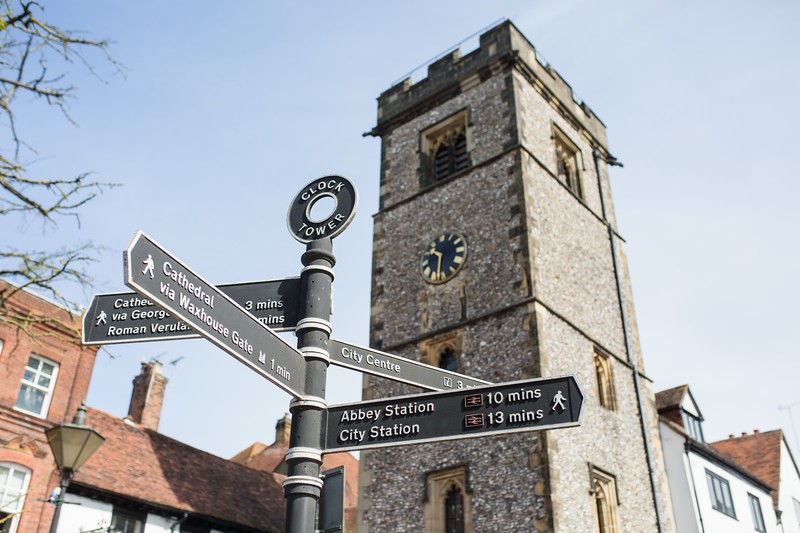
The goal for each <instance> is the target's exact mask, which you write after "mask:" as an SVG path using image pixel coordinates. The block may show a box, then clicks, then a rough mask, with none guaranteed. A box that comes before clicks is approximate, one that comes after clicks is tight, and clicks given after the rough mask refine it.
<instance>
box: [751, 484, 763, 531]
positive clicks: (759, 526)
mask: <svg viewBox="0 0 800 533" xmlns="http://www.w3.org/2000/svg"><path fill="white" fill-rule="evenodd" d="M747 499H748V500H749V501H750V514H752V515H753V528H754V529H755V530H756V531H759V532H760V533H766V531H767V526H766V525H765V524H764V514H763V513H762V512H761V502H760V501H759V500H758V497H756V496H753V495H752V494H750V493H749V492H748V493H747Z"/></svg>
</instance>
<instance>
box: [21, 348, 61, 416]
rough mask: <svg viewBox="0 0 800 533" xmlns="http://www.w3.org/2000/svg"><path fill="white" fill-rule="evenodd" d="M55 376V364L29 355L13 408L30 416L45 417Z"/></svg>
mask: <svg viewBox="0 0 800 533" xmlns="http://www.w3.org/2000/svg"><path fill="white" fill-rule="evenodd" d="M57 374H58V365H57V364H56V363H53V362H51V361H48V360H47V359H44V358H43V357H40V356H38V355H34V354H31V356H30V357H29V358H28V364H27V365H25V374H24V375H23V376H22V385H21V386H20V388H19V395H18V396H17V403H16V405H15V407H16V408H17V409H19V410H20V411H25V412H26V413H30V414H32V415H36V416H39V417H42V418H44V417H46V416H47V409H48V408H49V407H50V399H51V397H52V395H53V389H54V388H55V384H56V375H57Z"/></svg>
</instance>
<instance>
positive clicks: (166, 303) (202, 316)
mask: <svg viewBox="0 0 800 533" xmlns="http://www.w3.org/2000/svg"><path fill="white" fill-rule="evenodd" d="M123 258H124V261H125V283H126V284H127V285H128V286H129V287H131V288H133V289H135V290H136V291H137V292H139V294H141V295H144V296H145V297H147V298H148V299H150V300H151V301H152V302H154V303H155V304H156V305H158V306H159V307H160V308H161V309H164V310H166V311H168V312H169V313H171V314H172V315H174V316H175V317H176V318H177V319H178V320H180V321H181V322H183V323H185V324H187V325H189V326H190V327H191V328H192V329H194V330H195V331H196V332H197V333H199V334H200V335H201V336H203V337H205V338H206V339H208V340H210V341H211V342H213V343H214V344H216V345H217V346H219V347H220V348H222V349H223V350H225V351H226V352H228V353H229V354H230V355H232V356H234V357H235V358H236V359H238V360H239V361H241V362H242V363H244V364H245V365H247V366H249V367H250V368H252V369H253V370H255V371H256V372H257V373H259V374H261V375H262V376H264V377H265V378H267V379H268V380H270V381H272V382H273V383H275V384H276V385H277V386H279V387H280V388H282V389H283V390H285V391H286V392H288V393H289V394H291V395H293V396H295V397H301V396H303V395H304V383H305V370H306V365H305V361H304V359H303V356H302V355H301V354H300V352H298V351H297V350H295V349H294V348H293V347H292V346H290V345H289V344H287V343H286V342H285V341H284V340H283V339H281V338H280V337H279V336H278V335H277V334H275V332H273V331H272V330H270V329H269V328H268V327H267V326H265V325H264V324H262V323H261V322H259V321H258V319H256V318H255V317H254V316H253V315H251V314H250V313H248V312H247V311H245V310H244V308H242V307H241V306H240V305H239V304H237V303H236V302H234V301H233V300H232V299H231V298H230V297H229V296H227V295H225V294H224V293H223V292H221V291H220V290H219V289H217V288H216V287H214V286H213V285H211V284H210V283H208V282H207V281H205V280H204V279H202V278H201V277H200V276H198V275H197V274H195V273H194V272H192V271H191V270H190V269H189V268H188V267H187V266H186V265H184V264H183V263H182V262H181V261H180V260H178V259H176V258H175V257H173V256H172V255H170V254H169V252H167V251H166V250H164V249H163V248H162V247H160V246H159V245H158V244H156V243H155V242H154V241H152V240H151V239H150V238H149V237H147V236H146V235H145V234H144V233H142V232H141V231H140V232H137V233H136V235H134V237H133V240H132V241H131V244H130V245H129V246H128V249H127V250H125V252H124V254H123Z"/></svg>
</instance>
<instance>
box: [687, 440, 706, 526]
mask: <svg viewBox="0 0 800 533" xmlns="http://www.w3.org/2000/svg"><path fill="white" fill-rule="evenodd" d="M689 447H690V446H689V439H686V441H685V442H684V443H683V453H684V454H686V466H688V467H689V481H691V482H692V494H694V504H695V506H696V508H697V519H698V520H699V521H700V531H702V533H706V526H705V524H703V511H702V509H700V498H699V497H698V495H697V485H696V484H695V482H694V471H693V470H692V457H691V456H690V455H689Z"/></svg>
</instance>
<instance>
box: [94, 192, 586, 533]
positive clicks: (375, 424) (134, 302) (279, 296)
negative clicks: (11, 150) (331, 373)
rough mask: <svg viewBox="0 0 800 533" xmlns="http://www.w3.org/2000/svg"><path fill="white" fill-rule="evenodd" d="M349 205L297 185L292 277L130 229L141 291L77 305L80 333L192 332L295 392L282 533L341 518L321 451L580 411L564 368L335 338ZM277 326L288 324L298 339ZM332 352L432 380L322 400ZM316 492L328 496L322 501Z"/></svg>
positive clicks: (130, 273)
mask: <svg viewBox="0 0 800 533" xmlns="http://www.w3.org/2000/svg"><path fill="white" fill-rule="evenodd" d="M320 200H327V201H331V200H332V201H333V204H334V205H333V207H332V208H331V210H330V213H329V214H327V215H325V216H319V215H318V213H316V210H315V209H314V206H315V205H316V204H317V203H318V202H319V201H320ZM357 205H358V194H357V191H356V189H355V187H353V185H352V184H351V183H350V182H349V181H348V180H347V179H346V178H343V177H341V176H324V177H322V178H319V179H317V180H314V181H312V182H311V183H309V184H308V185H306V186H305V187H304V188H303V189H302V190H301V191H300V192H299V193H298V194H297V196H296V197H295V198H294V200H293V201H292V203H291V205H290V207H289V212H288V214H287V218H286V221H287V226H288V228H289V232H290V233H291V234H292V236H293V237H294V238H295V239H297V240H298V241H300V242H302V243H304V244H306V251H305V253H304V254H303V255H302V257H301V262H302V264H303V269H302V271H301V273H300V277H299V278H287V279H279V280H272V281H260V282H252V283H235V284H229V285H221V286H219V287H216V286H214V285H212V284H210V283H208V282H207V281H205V280H204V279H203V278H201V277H200V276H199V275H198V274H195V273H194V272H193V271H192V270H190V269H189V268H188V267H187V266H186V265H185V264H184V263H182V262H181V261H180V260H178V259H177V258H175V257H174V256H172V255H171V254H170V253H169V252H167V251H166V250H165V249H164V248H162V247H161V246H159V245H158V244H156V243H155V242H154V241H153V240H152V239H150V238H149V237H147V236H146V235H145V234H144V233H142V232H137V233H136V235H135V236H134V238H133V240H132V241H131V243H130V245H129V246H128V248H127V250H125V252H124V254H123V257H124V262H125V283H126V284H127V285H128V286H129V287H131V288H133V289H135V290H136V291H137V293H138V294H132V293H115V294H99V295H97V296H95V298H94V300H93V301H92V305H91V306H90V308H89V310H88V311H87V312H86V315H85V316H84V322H83V326H84V328H83V340H84V343H85V344H113V343H121V342H139V341H150V340H166V339H179V338H190V337H195V336H197V335H199V336H201V337H204V338H206V339H208V340H210V341H211V342H213V343H214V344H216V345H217V346H218V347H220V348H221V349H222V350H224V351H226V352H228V353H229V354H230V355H232V356H233V357H235V358H236V359H238V360H239V361H241V362H242V363H244V364H245V365H247V366H248V367H250V368H251V369H253V370H254V371H256V372H257V373H259V374H260V375H262V376H263V377H265V378H267V379H268V380H270V381H272V382H273V383H275V384H276V385H277V386H279V387H280V388H282V389H283V390H285V391H287V392H288V393H289V394H291V395H292V396H294V400H292V401H291V403H290V405H289V410H290V411H291V413H292V432H291V435H290V437H289V440H290V448H289V449H288V450H287V452H286V462H287V464H288V476H287V477H286V479H285V480H284V481H283V486H284V492H285V496H286V500H287V504H286V531H288V532H290V533H312V532H314V531H315V529H317V528H319V530H321V531H325V532H333V531H341V529H342V512H341V509H340V507H341V493H343V491H344V484H343V483H344V482H343V471H342V470H336V471H329V472H325V473H322V474H320V466H321V464H322V455H323V453H328V452H338V451H344V450H364V449H370V448H380V447H385V446H400V445H408V444H417V443H423V442H438V441H444V440H452V439H465V438H473V437H481V436H488V435H500V434H505V433H514V432H520V431H536V430H544V429H552V428H560V427H570V426H576V425H578V424H579V421H580V416H581V410H582V406H583V394H582V392H581V390H580V387H579V386H578V383H577V382H576V381H575V378H574V377H571V376H566V377H558V378H549V379H531V380H524V381H515V382H510V383H502V384H499V385H491V384H489V383H488V382H486V381H484V380H481V379H476V378H471V377H469V376H464V375H462V374H458V373H455V372H450V371H447V370H444V369H441V368H437V367H434V366H431V365H426V364H423V363H420V362H418V361H413V360H410V359H406V358H403V357H399V356H396V355H392V354H389V353H386V352H381V351H378V350H374V349H372V348H365V347H362V346H356V345H354V344H350V343H347V342H344V341H340V340H336V339H331V338H330V335H331V332H332V328H331V324H330V313H331V292H332V283H333V266H334V264H335V263H336V258H335V257H334V255H333V241H332V239H333V237H335V236H337V235H339V234H340V233H341V232H342V231H343V230H344V229H345V228H346V227H347V226H348V224H350V222H351V221H352V220H353V217H354V215H355V211H356V207H357ZM275 330H279V331H291V330H294V332H295V335H296V336H297V348H296V349H295V348H293V347H292V346H290V345H289V344H288V343H286V342H285V341H284V340H283V339H281V338H280V337H279V336H278V335H277V334H276V333H275ZM331 363H333V364H336V365H339V366H343V367H346V368H350V369H353V370H356V371H359V372H363V373H367V374H372V375H375V376H379V377H383V378H387V379H391V380H394V381H399V382H402V383H406V384H409V385H415V386H418V387H421V388H423V389H428V390H433V391H440V392H431V393H425V394H417V395H412V396H404V397H397V398H386V399H381V400H374V401H368V402H359V403H353V404H346V405H336V406H330V407H329V406H328V404H327V402H326V400H325V389H326V385H327V369H328V366H329V365H330V364H331ZM323 479H325V482H324V483H323ZM321 495H322V496H324V497H325V498H326V499H328V500H329V501H327V502H325V503H326V505H324V506H323V507H322V509H321V510H320V512H319V513H318V512H317V511H318V509H317V508H318V504H319V502H320V497H321ZM318 517H319V519H320V522H317V518H318Z"/></svg>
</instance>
